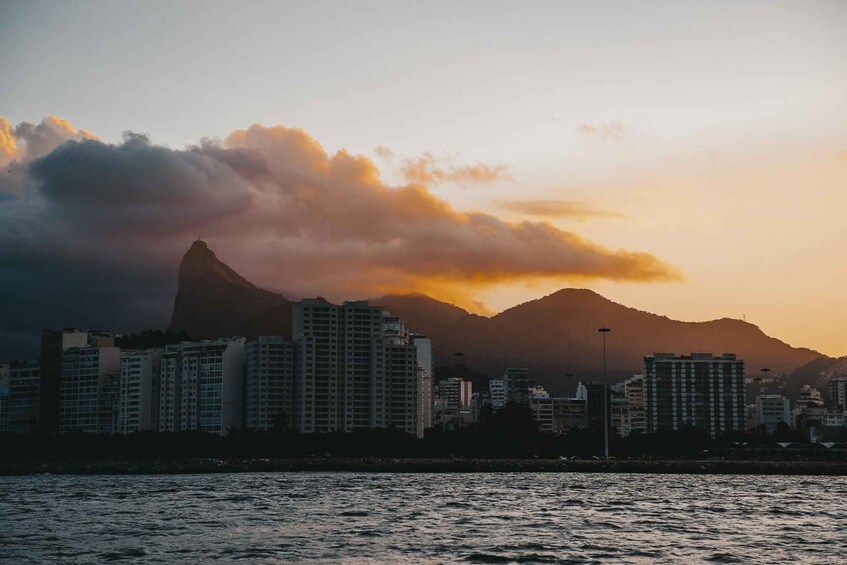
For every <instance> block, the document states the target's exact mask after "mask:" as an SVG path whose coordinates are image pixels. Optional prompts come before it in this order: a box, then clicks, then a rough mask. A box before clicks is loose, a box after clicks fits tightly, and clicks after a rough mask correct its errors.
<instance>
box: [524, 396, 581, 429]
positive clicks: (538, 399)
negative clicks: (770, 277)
mask: <svg viewBox="0 0 847 565" xmlns="http://www.w3.org/2000/svg"><path fill="white" fill-rule="evenodd" d="M529 403H530V409H531V410H532V419H533V421H535V423H536V424H537V425H538V429H539V430H540V431H541V432H544V433H550V434H557V435H558V434H566V433H568V432H570V431H571V430H573V429H574V428H585V427H586V426H587V422H586V418H585V400H583V399H579V398H567V397H557V396H549V395H547V396H543V395H536V396H532V397H530V400H529Z"/></svg>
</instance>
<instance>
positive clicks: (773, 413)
mask: <svg viewBox="0 0 847 565" xmlns="http://www.w3.org/2000/svg"><path fill="white" fill-rule="evenodd" d="M756 422H757V426H758V429H759V431H760V432H764V433H766V434H772V433H774V431H776V427H777V426H778V425H779V424H780V423H783V422H784V423H785V424H788V425H789V426H791V401H790V400H788V399H787V398H785V397H784V396H781V395H779V394H760V395H758V396H757V397H756Z"/></svg>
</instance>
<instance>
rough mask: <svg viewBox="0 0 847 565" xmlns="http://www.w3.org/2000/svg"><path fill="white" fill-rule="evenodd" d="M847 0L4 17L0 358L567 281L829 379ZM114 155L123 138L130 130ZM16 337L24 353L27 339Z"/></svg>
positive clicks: (270, 8)
mask: <svg viewBox="0 0 847 565" xmlns="http://www.w3.org/2000/svg"><path fill="white" fill-rule="evenodd" d="M845 24H847V4H845V3H843V2H838V1H830V2H824V1H807V2H710V3H703V2H650V3H638V4H635V3H630V2H596V3H590V4H589V3H576V2H533V3H518V2H458V3H457V2H426V3H423V2H396V3H386V2H356V3H349V2H344V3H343V2H309V3H303V2H297V3H295V2H268V3H263V2H246V3H238V4H235V3H224V2H202V3H201V2H179V3H166V2H155V1H154V2H144V3H141V2H136V3H130V2H73V3H70V2H38V1H35V2H19V1H12V2H10V1H5V0H0V38H2V42H3V49H2V50H0V77H3V79H2V80H0V117H2V119H0V164H2V165H3V167H4V168H5V169H6V170H5V171H4V172H5V175H4V178H3V180H0V295H2V296H3V301H2V302H3V303H4V304H3V305H2V308H3V309H4V310H5V311H4V312H2V316H0V318H1V319H0V337H2V338H3V342H4V343H6V344H7V345H6V346H5V350H4V349H2V348H0V357H2V353H3V352H4V351H5V352H6V354H7V356H8V355H9V354H10V353H9V352H14V351H16V350H20V349H22V348H23V349H25V348H26V347H29V345H28V344H31V343H32V341H31V338H27V337H26V336H32V335H37V333H38V331H39V329H40V328H41V327H45V326H50V325H76V326H91V325H98V326H103V325H113V326H118V327H117V328H115V329H119V330H123V331H127V330H134V329H140V328H141V327H151V326H154V325H159V326H161V325H164V324H166V323H167V320H168V317H169V314H170V305H171V303H172V300H173V294H174V292H175V287H176V274H175V273H176V268H177V265H178V261H179V257H180V255H181V254H182V253H184V251H185V250H186V249H188V247H189V245H190V243H191V241H193V240H194V239H196V238H198V237H202V238H203V239H205V240H207V241H208V242H209V244H210V246H211V247H212V249H214V250H215V251H216V252H217V254H218V256H219V257H220V258H221V259H222V260H224V261H226V262H227V263H229V264H230V265H231V266H233V267H234V268H236V269H237V270H238V271H239V272H241V273H242V274H244V275H245V276H246V277H247V278H249V279H250V280H253V281H254V282H255V283H257V284H259V285H261V286H264V287H266V288H271V289H275V290H280V291H283V292H288V293H290V294H296V295H302V296H305V295H314V294H317V293H321V294H324V295H326V296H329V297H332V298H334V299H336V300H340V299H344V298H354V297H373V296H378V295H379V294H380V293H383V292H402V291H408V292H426V293H428V294H431V295H432V296H434V297H436V298H440V299H444V300H448V301H452V302H455V303H457V304H459V305H462V306H464V307H467V308H469V309H472V310H475V311H478V312H489V313H490V312H497V311H501V310H503V309H505V308H508V307H511V306H514V305H516V304H519V303H521V302H525V301H527V300H531V299H535V298H538V297H540V296H543V295H545V294H549V293H551V292H553V291H555V290H557V289H559V288H562V287H566V286H577V287H586V288H591V289H593V290H595V291H597V292H599V293H601V294H603V295H604V296H606V297H607V298H610V299H611V300H614V301H616V302H620V303H623V304H626V305H628V306H632V307H635V308H638V309H641V310H647V311H650V312H655V313H658V314H662V315H666V316H669V317H671V318H675V319H682V320H690V321H700V320H708V319H715V318H721V317H732V318H743V319H746V320H747V321H749V322H751V323H754V324H756V325H758V326H759V327H761V328H762V330H763V331H765V332H766V333H768V334H769V335H773V336H775V337H778V338H780V339H782V340H783V341H786V342H788V343H790V344H792V345H795V346H805V347H811V348H814V349H817V350H818V351H821V352H823V353H826V354H829V355H847V337H845V334H844V332H843V328H845V327H847V222H845V210H847V190H846V189H847V57H845V53H847V35H845V34H844V33H843V29H844V28H845ZM127 132H128V133H127ZM28 340H29V341H28Z"/></svg>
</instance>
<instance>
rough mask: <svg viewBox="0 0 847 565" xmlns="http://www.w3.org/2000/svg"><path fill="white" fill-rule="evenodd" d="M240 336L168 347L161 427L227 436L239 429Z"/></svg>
mask: <svg viewBox="0 0 847 565" xmlns="http://www.w3.org/2000/svg"><path fill="white" fill-rule="evenodd" d="M245 343H246V340H245V339H244V338H243V337H231V338H220V339H216V340H204V341H198V342H193V341H184V342H182V343H180V344H178V345H169V346H168V347H167V348H166V349H165V353H164V355H163V357H162V361H161V369H160V375H161V379H160V393H159V430H160V431H186V430H201V431H205V432H209V433H214V434H220V435H227V434H228V433H229V431H230V429H232V428H241V427H242V416H243V414H242V410H241V404H242V399H243V394H242V389H243V386H244V359H245V352H244V349H245Z"/></svg>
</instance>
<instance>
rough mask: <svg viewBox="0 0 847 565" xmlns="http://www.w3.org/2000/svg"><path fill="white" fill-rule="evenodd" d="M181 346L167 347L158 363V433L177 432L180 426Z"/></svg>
mask: <svg viewBox="0 0 847 565" xmlns="http://www.w3.org/2000/svg"><path fill="white" fill-rule="evenodd" d="M181 407H182V344H175V345H168V346H167V347H165V353H164V354H163V355H162V359H161V361H159V410H158V411H159V421H158V423H157V425H158V431H160V432H178V431H180V429H181V426H182V413H181Z"/></svg>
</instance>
